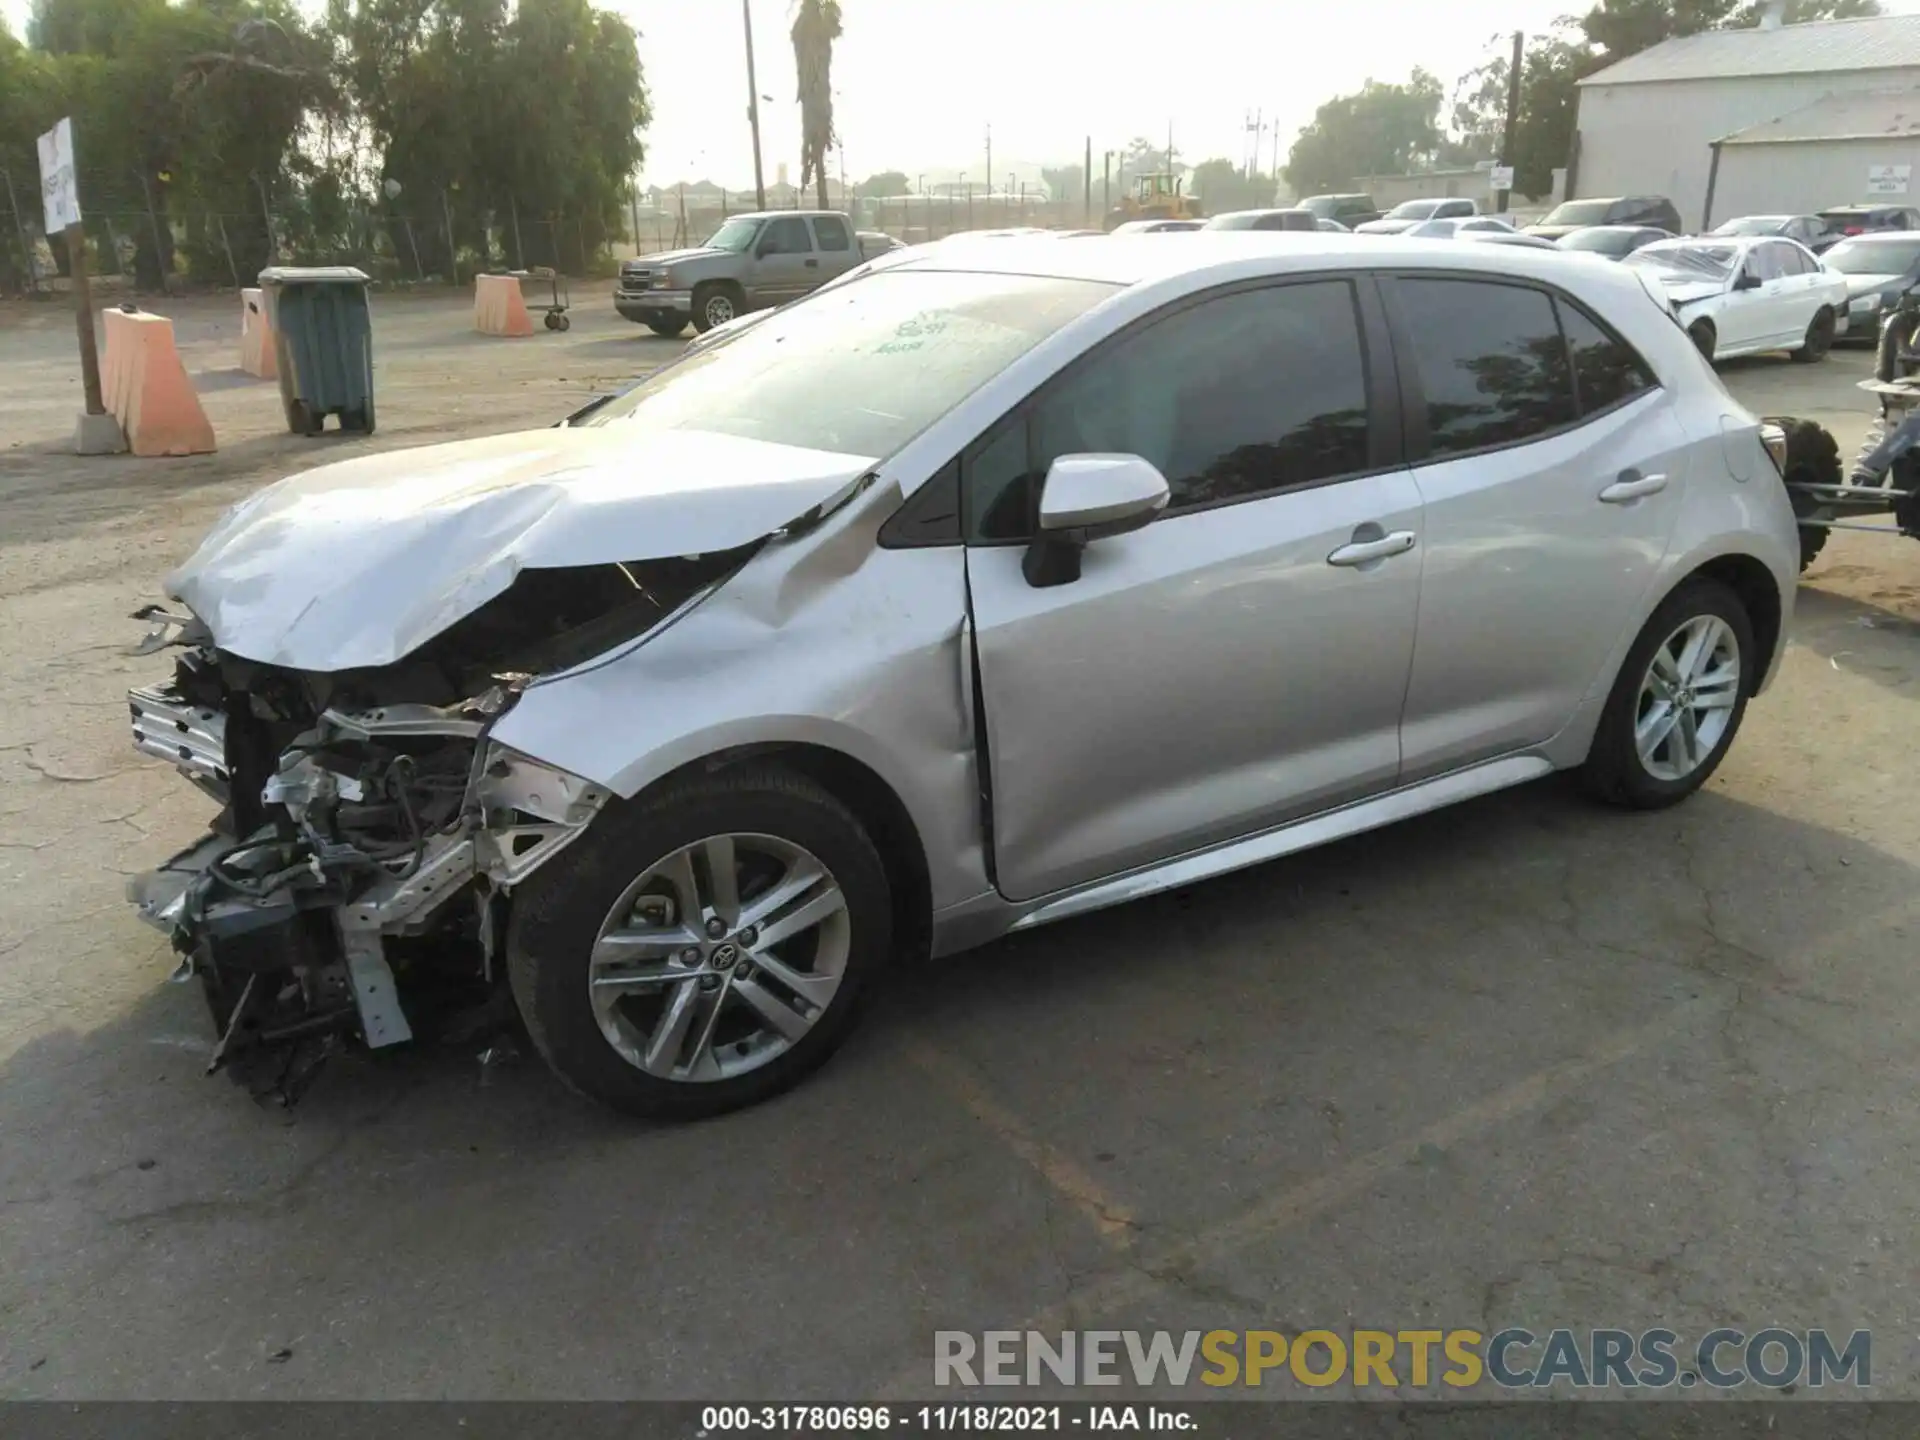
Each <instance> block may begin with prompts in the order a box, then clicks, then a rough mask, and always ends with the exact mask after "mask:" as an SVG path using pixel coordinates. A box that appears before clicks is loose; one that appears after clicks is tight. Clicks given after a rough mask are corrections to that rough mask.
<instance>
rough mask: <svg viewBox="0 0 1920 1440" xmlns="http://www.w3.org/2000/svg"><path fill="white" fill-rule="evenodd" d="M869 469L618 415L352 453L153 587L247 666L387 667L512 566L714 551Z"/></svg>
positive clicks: (483, 596) (862, 460) (236, 517)
mask: <svg viewBox="0 0 1920 1440" xmlns="http://www.w3.org/2000/svg"><path fill="white" fill-rule="evenodd" d="M873 463H874V462H873V461H872V460H871V459H868V458H866V457H864V456H859V455H840V454H833V453H830V452H827V451H822V450H802V449H797V448H794V447H792V446H787V445H773V444H769V443H767V442H765V441H761V440H744V439H739V438H736V437H733V436H728V435H715V434H708V433H704V432H700V431H691V430H670V431H662V432H656V433H646V432H643V431H639V430H637V429H636V428H635V427H633V426H630V425H626V424H622V423H621V422H619V421H615V422H614V423H612V424H609V425H604V426H588V427H584V428H565V429H544V430H534V431H528V432H522V433H518V434H511V435H495V436H490V437H488V438H486V439H481V440H464V441H460V442H457V443H455V444H451V445H433V446H428V447H425V448H423V449H417V450H398V451H391V452H389V453H387V454H383V455H367V456H363V457H361V458H359V459H355V460H346V461H342V462H341V463H339V464H337V465H323V466H322V467H320V468H319V469H317V470H309V471H307V472H306V473H305V474H301V475H295V476H292V477H290V478H289V479H286V480H282V481H280V482H279V483H278V484H276V485H270V486H268V487H267V488H266V489H265V490H262V491H260V492H259V493H258V494H256V495H254V496H252V497H251V498H249V499H247V500H244V501H242V502H241V503H240V504H239V505H237V506H235V507H234V508H233V509H231V510H229V511H228V512H227V513H226V515H225V516H223V517H222V518H221V520H220V522H219V523H218V524H217V525H215V526H214V528H213V530H212V532H211V533H209V534H208V536H207V538H206V539H205V540H203V541H201V542H200V548H199V549H198V550H197V551H195V552H194V555H193V558H192V559H190V560H188V561H187V563H186V564H185V565H183V566H181V567H180V569H178V570H176V571H175V572H174V573H173V574H172V575H170V576H168V577H167V583H166V589H167V593H168V594H169V595H170V596H172V597H174V598H175V599H177V600H180V601H182V602H184V603H185V604H186V605H187V606H189V607H190V608H191V609H192V610H193V613H194V614H195V615H197V616H199V617H200V619H201V620H202V621H203V622H205V624H206V625H207V627H208V629H209V630H210V631H211V632H212V634H213V639H214V642H215V643H216V644H217V645H218V646H220V648H221V649H223V650H228V651H231V652H232V653H234V654H236V655H241V656H244V657H246V658H247V659H249V660H258V661H261V662H263V663H266V664H272V665H284V666H287V667H289V668H292V669H296V670H312V671H334V670H356V669H360V668H363V667H367V666H378V665H388V664H391V663H393V662H394V661H395V660H398V659H400V658H402V657H403V656H405V655H408V654H410V653H411V652H412V651H414V650H416V649H418V648H419V647H420V646H421V645H423V644H425V643H426V642H427V641H428V640H431V639H432V638H433V637H434V636H435V635H438V634H439V633H440V632H441V631H443V630H445V629H446V628H447V627H448V626H450V625H452V624H453V623H454V622H455V621H456V620H459V619H460V618H462V617H463V616H465V615H469V614H471V613H472V612H473V611H475V610H477V609H479V608H480V606H482V605H484V604H485V603H486V602H487V601H488V600H491V599H492V598H493V597H494V596H495V595H498V594H499V593H500V592H501V591H503V590H505V589H506V588H507V587H508V586H509V585H511V584H512V583H513V579H514V577H515V576H516V575H517V574H519V572H520V571H521V570H523V569H546V568H561V567H566V566H575V565H610V564H613V563H616V562H618V561H631V560H656V559H664V558H667V557H670V556H677V555H702V554H709V553H711V552H713V551H716V550H730V549H733V548H734V547H736V546H739V545H745V544H748V543H750V542H751V541H754V540H757V539H760V538H761V537H763V536H765V535H768V534H770V533H772V532H773V531H775V530H777V529H779V528H780V527H781V526H783V525H785V524H787V523H788V522H790V521H792V520H795V519H798V518H799V517H800V516H801V515H804V514H805V513H806V512H807V511H808V510H810V509H812V508H814V507H815V506H817V505H821V504H824V503H826V502H827V501H830V500H833V499H835V498H837V497H838V496H840V495H842V494H844V493H845V492H847V491H848V490H849V489H850V488H851V486H852V484H853V482H854V481H856V480H858V479H859V478H860V477H861V476H862V475H864V474H865V473H866V472H867V471H868V470H869V469H870V468H872V465H873Z"/></svg>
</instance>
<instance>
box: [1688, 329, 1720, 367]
mask: <svg viewBox="0 0 1920 1440" xmlns="http://www.w3.org/2000/svg"><path fill="white" fill-rule="evenodd" d="M1687 338H1688V339H1690V340H1692V341H1693V348H1694V349H1696V350H1698V351H1699V352H1700V355H1701V358H1702V359H1704V360H1705V361H1706V362H1707V363H1708V364H1709V365H1711V364H1712V363H1713V350H1714V346H1715V345H1716V344H1718V343H1719V339H1720V337H1719V335H1718V334H1717V333H1716V332H1715V330H1714V328H1713V322H1712V321H1711V320H1696V321H1694V322H1693V324H1691V325H1689V326H1688V327H1687Z"/></svg>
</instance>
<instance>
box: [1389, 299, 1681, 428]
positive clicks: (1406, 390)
mask: <svg viewBox="0 0 1920 1440" xmlns="http://www.w3.org/2000/svg"><path fill="white" fill-rule="evenodd" d="M1401 280H1463V281H1468V282H1471V283H1473V284H1477V285H1505V286H1508V287H1510V288H1511V289H1515V290H1533V291H1536V292H1538V293H1539V294H1541V295H1544V296H1546V298H1547V303H1548V304H1549V305H1550V306H1551V307H1552V309H1553V324H1554V328H1555V329H1556V330H1558V331H1559V332H1560V343H1561V344H1562V345H1565V344H1566V339H1567V330H1566V326H1565V324H1564V323H1562V321H1561V319H1560V306H1562V305H1571V306H1572V307H1573V308H1574V309H1575V310H1577V311H1579V312H1580V313H1581V314H1582V315H1583V316H1585V317H1586V318H1587V319H1588V320H1590V321H1592V322H1593V323H1594V324H1595V325H1597V326H1599V327H1600V330H1601V332H1602V333H1603V334H1605V335H1607V336H1610V337H1611V338H1612V339H1614V340H1615V341H1618V342H1619V343H1620V344H1622V345H1625V346H1626V347H1627V349H1628V350H1630V351H1632V352H1633V355H1634V358H1635V359H1637V360H1638V361H1639V362H1640V368H1641V369H1642V370H1644V371H1645V372H1646V374H1647V376H1648V378H1649V380H1650V381H1651V383H1650V384H1649V385H1648V386H1647V388H1646V389H1644V390H1641V391H1637V392H1636V393H1634V394H1632V395H1627V396H1624V397H1623V398H1621V399H1619V400H1616V401H1614V402H1613V403H1612V404H1611V405H1603V406H1601V407H1600V408H1599V409H1597V410H1588V409H1586V408H1585V407H1584V406H1583V404H1582V402H1581V398H1580V373H1579V370H1578V369H1577V368H1576V367H1575V365H1574V363H1573V352H1572V351H1571V349H1569V350H1568V352H1567V373H1568V374H1569V375H1570V376H1572V378H1573V419H1572V420H1570V421H1568V422H1567V423H1566V424H1565V425H1556V426H1554V427H1553V428H1552V429H1551V430H1538V431H1535V432H1534V433H1533V434H1531V435H1528V436H1525V437H1523V438H1521V439H1519V440H1502V441H1500V442H1499V443H1497V444H1494V445H1481V446H1477V447H1476V448H1474V449H1472V450H1449V451H1447V452H1446V453H1445V454H1444V455H1435V454H1434V453H1433V437H1432V435H1431V433H1430V432H1429V430H1428V427H1427V392H1426V388H1425V387H1424V386H1423V385H1422V384H1421V383H1420V376H1419V373H1418V371H1417V370H1416V368H1415V364H1414V358H1413V355H1414V352H1413V339H1412V335H1411V333H1410V332H1409V330H1408V329H1407V322H1406V316H1405V313H1404V311H1403V310H1402V308H1401V304H1400V300H1399V295H1398V285H1397V282H1398V281H1401ZM1379 282H1380V290H1381V294H1382V297H1383V298H1384V300H1385V302H1386V314H1387V326H1388V330H1389V332H1390V333H1391V335H1392V337H1393V347H1394V348H1393V354H1394V370H1395V372H1396V374H1397V376H1398V378H1399V383H1400V414H1401V424H1402V427H1403V429H1404V431H1405V434H1406V454H1407V464H1408V465H1409V466H1420V465H1446V464H1451V463H1452V462H1453V461H1455V460H1471V459H1474V458H1475V457H1477V456H1481V455H1497V454H1498V453H1499V452H1501V451H1502V450H1517V449H1518V448H1519V447H1521V446H1522V445H1537V444H1539V443H1540V442H1541V441H1543V440H1552V439H1555V438H1556V437H1558V436H1561V435H1567V434H1570V433H1572V432H1573V431H1575V430H1578V429H1579V428H1580V427H1581V426H1582V425H1586V424H1588V423H1590V422H1592V421H1594V420H1598V419H1600V418H1601V417H1602V416H1605V415H1610V414H1612V413H1613V412H1614V411H1616V410H1624V409H1625V408H1626V407H1627V406H1629V405H1637V404H1639V403H1640V402H1641V401H1642V400H1644V399H1646V398H1647V397H1648V396H1649V395H1656V394H1658V393H1659V392H1660V391H1661V390H1663V389H1665V388H1666V387H1665V386H1664V385H1663V384H1662V383H1661V380H1660V372H1659V371H1657V370H1655V369H1654V368H1653V367H1652V366H1651V365H1649V364H1647V359H1646V356H1644V355H1642V354H1641V353H1640V352H1639V350H1638V349H1636V348H1635V347H1634V346H1633V345H1632V344H1630V343H1629V342H1628V341H1627V340H1626V339H1625V338H1624V337H1623V336H1622V335H1621V334H1620V332H1619V331H1618V330H1615V329H1614V328H1613V326H1611V325H1609V324H1607V323H1606V321H1604V320H1602V319H1601V318H1600V317H1599V316H1598V315H1595V314H1594V313H1593V311H1592V310H1591V309H1590V308H1589V307H1587V306H1585V305H1582V304H1581V303H1580V302H1579V301H1578V300H1576V299H1574V298H1573V296H1571V295H1569V294H1567V293H1566V292H1565V291H1563V290H1561V289H1560V288H1559V287H1558V286H1555V285H1548V284H1545V283H1542V282H1540V281H1536V280H1530V279H1527V278H1526V277H1524V276H1520V275H1495V274H1492V273H1490V272H1487V271H1484V270H1394V271H1387V272H1382V273H1381V274H1380V276H1379Z"/></svg>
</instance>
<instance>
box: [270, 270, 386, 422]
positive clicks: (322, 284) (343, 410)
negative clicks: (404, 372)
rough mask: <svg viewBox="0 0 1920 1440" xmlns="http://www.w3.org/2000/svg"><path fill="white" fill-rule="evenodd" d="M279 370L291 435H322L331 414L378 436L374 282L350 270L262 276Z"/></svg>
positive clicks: (275, 273) (278, 271) (308, 271)
mask: <svg viewBox="0 0 1920 1440" xmlns="http://www.w3.org/2000/svg"><path fill="white" fill-rule="evenodd" d="M260 288H261V290H262V292H263V295H262V298H263V299H264V300H265V301H266V304H267V323H268V324H269V325H271V326H272V327H273V350H274V358H275V359H276V360H277V361H278V362H279V369H280V403H281V405H282V406H283V407H285V409H286V412H287V428H288V429H289V430H291V431H293V433H294V434H296V435H318V434H319V433H320V431H321V430H322V429H323V428H324V427H325V425H326V420H327V417H328V416H329V415H337V416H338V417H339V419H340V428H341V429H342V430H359V431H363V432H365V433H366V434H369V435H370V434H372V433H373V316H372V312H371V311H370V310H369V308H368V306H367V277H366V275H365V274H364V273H363V272H362V271H359V270H356V269H354V268H353V267H352V266H351V265H323V266H316V267H313V268H310V269H301V268H296V267H291V266H284V265H275V266H272V267H270V268H268V269H265V270H262V271H261V272H260Z"/></svg>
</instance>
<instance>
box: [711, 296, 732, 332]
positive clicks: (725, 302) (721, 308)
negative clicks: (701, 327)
mask: <svg viewBox="0 0 1920 1440" xmlns="http://www.w3.org/2000/svg"><path fill="white" fill-rule="evenodd" d="M706 317H707V324H708V325H710V326H712V327H713V328H715V329H718V328H719V327H720V326H722V325H724V324H726V323H727V322H728V321H729V320H731V319H733V301H732V300H730V299H728V298H727V297H726V296H725V295H709V296H708V297H707V304H706Z"/></svg>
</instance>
